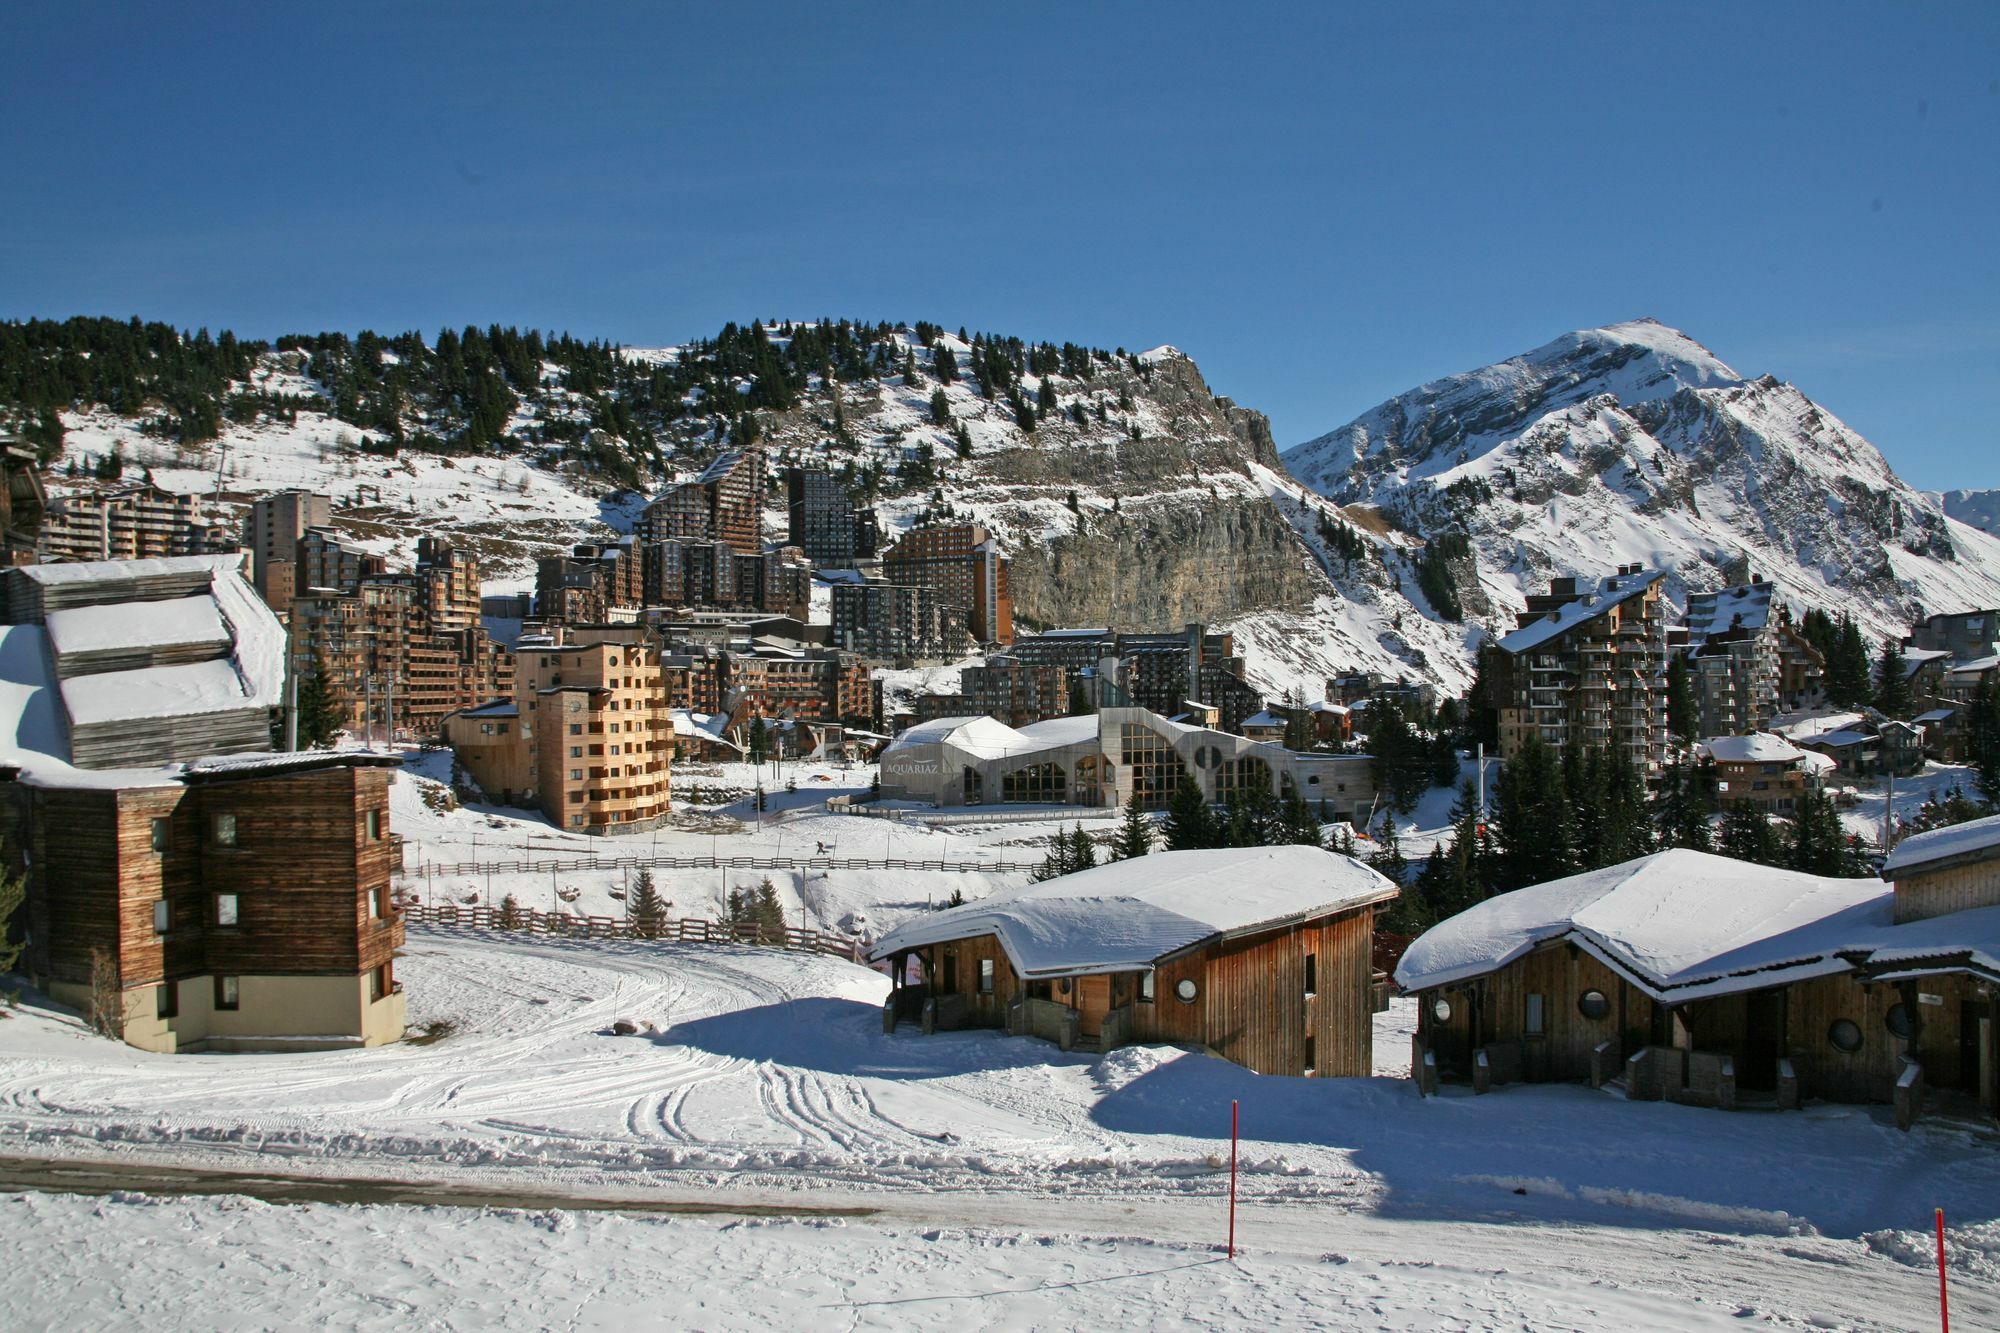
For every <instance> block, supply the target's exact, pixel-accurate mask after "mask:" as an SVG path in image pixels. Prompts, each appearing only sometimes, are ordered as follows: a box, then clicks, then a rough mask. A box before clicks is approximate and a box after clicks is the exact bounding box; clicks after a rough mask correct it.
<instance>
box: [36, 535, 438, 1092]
mask: <svg viewBox="0 0 2000 1333" xmlns="http://www.w3.org/2000/svg"><path fill="white" fill-rule="evenodd" d="M241 561H242V557H241V556H228V557H186V558H177V559H165V560H142V561H107V562H100V563H93V564H77V565H64V566H54V567H40V568H22V569H14V570H10V571H8V573H7V575H6V579H7V584H6V589H5V591H6V611H7V618H8V620H9V621H10V622H11V623H7V624H0V825H3V826H4V827H0V835H3V836H4V845H5V848H6V855H7V857H8V860H9V862H10V863H11V865H12V866H13V867H14V868H15V869H17V870H20V871H22V872H23V873H25V875H26V879H27V910H26V919H27V939H26V944H27V951H26V967H27V970H28V973H29V975H30V977H31V978H32V979H33V980H34V982H35V984H36V985H38V986H40V987H41V988H42V989H44V990H45V991H46V992H47V993H48V994H49V995H50V996H52V997H53V998H55V999H56V1000H58V1001H60V1002H63V1003H66V1004H73V1005H75V1006H76V1007H77V1008H79V1009H82V1010H84V1011H86V1012H87V1013H89V1014H90V1015H91V1017H92V1020H93V1022H95V1023H97V1024H98V1025H99V1026H100V1027H103V1028H104V1029H106V1030H109V1031H115V1032H116V1033H118V1034H119V1035H121V1036H122V1037H123V1038H124V1039H125V1040H126V1041H127V1042H129V1043H130V1044H132V1045H134V1046H138V1047H141V1048H142V1049H145V1050H150V1051H157V1052H163V1053H172V1052H176V1051H194V1050H318V1049H327V1048H332V1047H343V1046H361V1045H375V1044H378V1043H381V1042H389V1041H395V1040H398V1039H400V1038H401V1036H402V1033H403V1016H404V1009H403V998H402V993H401V988H400V986H399V985H398V983H397V982H396V979H395V970H394V969H395V964H394V958H395V953H396V950H397V948H398V947H399V946H400V945H401V943H402V939H403V927H402V921H401V918H400V916H399V914H398V913H397V910H396V905H395V903H394V902H393V901H392V897H391V893H390V886H389V877H390V875H391V873H392V870H393V866H394V862H395V859H396V856H397V855H398V852H397V848H396V842H395V838H394V836H393V834H392V833H391V832H390V829H389V795H388V792H389V775H388V773H387V771H386V769H388V768H391V767H394V766H395V765H396V764H397V763H398V762H399V761H398V760H397V759H396V758H395V757H394V756H391V755H375V754H369V753H366V752H359V753H356V752H347V753H339V752H328V751H309V752H304V753H299V754H274V753H272V752H271V749H270V747H271V733H272V723H273V710H274V707H275V706H276V704H277V703H278V701H279V694H280V691H281V687H282V684H283V680H284V633H283V630H282V629H281V628H280V627H279V626H278V623H277V619H276V617H275V616H274V615H273V614H272V612H271V611H270V609H269V608H268V607H266V606H265V605H264V604H263V602H262V601H261V600H259V599H258V598H257V597H256V595H255V594H254V593H253V592H252V590H251V588H250V586H249V584H248V583H247V582H246V581H245V580H244V579H243V577H242V574H241V572H240V568H239V567H240V564H241Z"/></svg>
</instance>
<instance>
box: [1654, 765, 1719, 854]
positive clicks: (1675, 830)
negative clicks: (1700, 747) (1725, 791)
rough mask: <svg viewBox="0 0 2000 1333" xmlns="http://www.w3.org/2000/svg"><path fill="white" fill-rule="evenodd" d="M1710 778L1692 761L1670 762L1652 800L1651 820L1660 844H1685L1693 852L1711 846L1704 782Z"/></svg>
mask: <svg viewBox="0 0 2000 1333" xmlns="http://www.w3.org/2000/svg"><path fill="white" fill-rule="evenodd" d="M1713 781H1714V778H1713V777H1712V776H1707V775H1705V774H1704V772H1703V771H1702V770H1700V769H1697V768H1696V767H1695V766H1694V765H1693V764H1690V763H1687V762H1682V763H1678V764H1673V765H1670V766H1669V767H1668V768H1667V770H1666V772H1665V773H1663V774H1662V775H1661V777H1660V791H1659V795H1658V796H1657V797H1656V798H1655V800H1654V802H1653V822H1654V824H1655V825H1656V827H1657V828H1658V830H1659V834H1658V839H1657V841H1658V844H1659V845H1660V846H1661V847H1686V848H1688V849H1690V850H1692V851H1697V852H1712V851H1714V850H1715V835H1714V832H1713V831H1712V830H1711V829H1710V828H1709V825H1708V812H1709V797H1708V795H1707V792H1706V784H1708V783H1712V782H1713Z"/></svg>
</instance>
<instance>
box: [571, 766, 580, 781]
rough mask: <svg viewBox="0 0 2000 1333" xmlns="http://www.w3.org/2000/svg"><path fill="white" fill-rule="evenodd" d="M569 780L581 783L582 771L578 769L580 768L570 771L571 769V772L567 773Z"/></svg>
mask: <svg viewBox="0 0 2000 1333" xmlns="http://www.w3.org/2000/svg"><path fill="white" fill-rule="evenodd" d="M569 780H570V781H571V782H581V781H583V770H582V769H580V768H572V769H571V770H570V771H569Z"/></svg>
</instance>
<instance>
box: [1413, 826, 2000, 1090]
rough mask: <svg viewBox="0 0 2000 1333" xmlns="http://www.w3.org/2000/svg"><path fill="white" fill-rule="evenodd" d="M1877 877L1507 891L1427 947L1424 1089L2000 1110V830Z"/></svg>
mask: <svg viewBox="0 0 2000 1333" xmlns="http://www.w3.org/2000/svg"><path fill="white" fill-rule="evenodd" d="M1883 873H1884V875H1885V876H1886V877H1888V878H1889V879H1890V880H1892V881H1893V884H1892V885H1891V886H1889V887H1886V888H1885V887H1884V885H1883V884H1882V883H1881V881H1879V880H1873V879H1852V880H1848V879H1821V878H1818V877H1816V876H1811V875H1802V874H1798V873H1796V872H1794V871H1789V870H1780V869H1774V868H1772V867H1768V866H1760V865H1753V864H1751V863H1749V862H1744V861H1735V860H1731V859H1729V858H1727V857H1720V856H1711V855H1708V854H1707V853H1703V852H1694V851H1688V850H1685V849H1677V850H1673V851H1665V852H1656V853H1654V854H1653V855H1651V856H1645V857H1640V858H1638V859H1637V860H1634V861H1628V862H1626V863H1625V864H1623V865H1618V866H1611V867H1607V868H1605V869H1602V870H1594V871H1590V872H1588V873H1586V874H1582V875H1572V876H1569V877H1568V878H1565V879H1559V880H1553V881H1551V882H1549V883H1546V884H1538V885H1534V886H1532V887H1529V888H1525V889H1519V890H1516V891H1515V892H1512V893H1504V894H1501V895H1499V896H1497V897H1494V898H1490V899H1488V900H1487V901H1486V902H1483V903H1481V904H1479V905H1478V906H1477V907H1474V908H1472V909H1470V910H1469V911H1466V912H1462V913H1460V914H1459V915H1458V916H1455V917H1452V918H1451V919H1449V920H1447V921H1444V922H1441V923H1440V924H1438V925H1437V926H1434V927H1433V928H1432V929H1431V930H1429V931H1427V932H1425V933H1424V934H1423V935H1422V936H1420V937H1418V939H1417V940H1416V942H1415V943H1414V944H1412V945H1411V946H1410V948H1409V950H1408V952H1407V953H1405V954H1404V956H1403V960H1402V962H1401V963H1400V964H1399V965H1398V967H1397V969H1396V980H1397V982H1398V984H1399V985H1400V986H1401V987H1402V988H1403V990H1404V991H1405V992H1408V993H1411V994H1414V995H1415V996H1416V997H1417V1002H1418V1027H1417V1033H1416V1037H1415V1050H1414V1052H1413V1054H1414V1060H1413V1074H1414V1077H1415V1078H1416V1079H1417V1081H1418V1084H1419V1086H1420V1088H1422V1089H1423V1090H1424V1091H1426V1092H1430V1091H1435V1090H1436V1089H1437V1086H1438V1084H1439V1082H1440V1081H1444V1082H1450V1081H1454V1080H1458V1081H1464V1082H1469V1083H1470V1084H1471V1085H1472V1087H1473V1088H1474V1090H1475V1091H1479V1092H1484V1091H1487V1090H1488V1089H1489V1088H1491V1087H1493V1086H1495V1085H1498V1084H1502V1083H1507V1082H1511V1081H1515V1080H1524V1081H1529V1082H1541V1081H1566V1080H1577V1081H1583V1080H1587V1081H1589V1082H1590V1083H1592V1084H1593V1085H1595V1086H1613V1087H1622V1089H1623V1091H1624V1094H1625V1095H1626V1096H1627V1097H1630V1098H1635V1099H1650V1100H1662V1099H1664V1100H1668V1101H1679V1102H1685V1103H1689V1104H1693V1105H1703V1106H1718V1107H1723V1108H1736V1107H1743V1106H1758V1105H1762V1106H1770V1107H1777V1108H1780V1109H1784V1108H1791V1107H1796V1106H1798V1105H1800V1104H1801V1103H1802V1102H1803V1101H1805V1100H1807V1099H1812V1098H1818V1099H1823V1100H1826V1101H1835V1102H1863V1103H1866V1102H1875V1103H1886V1104H1889V1105H1892V1106H1893V1107H1894V1108H1895V1114H1896V1119H1897V1122H1898V1123H1899V1124H1901V1125H1903V1126H1904V1127H1906V1128H1907V1127H1908V1125H1909V1124H1910V1123H1911V1122H1912V1121H1913V1120H1914V1119H1915V1118H1916V1117H1917V1115H1918V1114H1919V1113H1920V1112H1921V1111H1922V1110H1923V1109H1924V1107H1925V1104H1926V1101H1927V1099H1928V1100H1929V1102H1930V1103H1932V1104H1933V1105H1938V1104H1942V1105H1945V1106H1947V1107H1962V1108H1965V1109H1967V1110H1968V1111H1975V1112H1976V1113H1977V1112H1983V1114H1985V1115H1987V1116H1992V1115H1994V1114H1995V1113H1996V1112H2000V1090H1996V1069H2000V1034H1997V1033H1996V1027H1997V1026H2000V1023H1996V1019H2000V1012H1996V1000H1995V996H1996V992H2000V817H1994V818H1989V819H1984V820H1978V821H1975V822H1974V823H1971V824H1964V825H1959V826H1957V827H1954V828H1947V829H1939V830H1935V831H1933V832H1931V833H1925V834H1921V835H1918V836H1916V837H1913V838H1911V839H1909V840H1908V841H1907V842H1905V843H1903V844H1902V845H1901V846H1900V847H1898V848H1897V849H1896V850H1895V852H1894V853H1893V854H1892V856H1891V857H1890V859H1889V861H1888V863H1887V866H1886V867H1885V869H1884V871H1883Z"/></svg>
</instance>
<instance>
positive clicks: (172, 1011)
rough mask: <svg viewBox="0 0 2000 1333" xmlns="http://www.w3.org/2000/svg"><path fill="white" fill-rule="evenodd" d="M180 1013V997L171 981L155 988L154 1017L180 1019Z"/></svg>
mask: <svg viewBox="0 0 2000 1333" xmlns="http://www.w3.org/2000/svg"><path fill="white" fill-rule="evenodd" d="M180 1012H181V1004H180V996H179V994H178V993H177V992H176V989H175V986H174V983H173V982H171V981H169V982H168V983H167V984H166V985H164V986H155V987H154V988H153V1016H154V1017H155V1018H178V1017H180Z"/></svg>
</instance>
